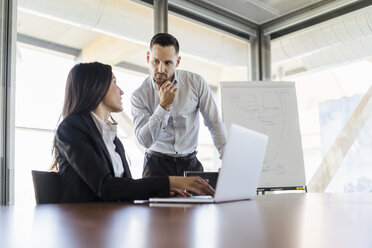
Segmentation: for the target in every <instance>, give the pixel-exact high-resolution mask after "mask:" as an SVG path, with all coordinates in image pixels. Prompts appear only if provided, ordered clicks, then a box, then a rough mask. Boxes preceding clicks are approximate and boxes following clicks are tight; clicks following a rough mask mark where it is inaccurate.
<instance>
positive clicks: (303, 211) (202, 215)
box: [0, 193, 372, 248]
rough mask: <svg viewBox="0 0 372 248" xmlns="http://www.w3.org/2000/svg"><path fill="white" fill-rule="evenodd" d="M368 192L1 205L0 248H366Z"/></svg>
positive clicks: (370, 212)
mask: <svg viewBox="0 0 372 248" xmlns="http://www.w3.org/2000/svg"><path fill="white" fill-rule="evenodd" d="M371 230H372V193H351V194H281V195H262V196H257V198H256V199H255V200H252V201H240V202H230V203H220V204H208V205H172V206H169V205H152V204H150V205H149V204H142V205H135V204H131V203H88V204H55V205H54V204H50V205H38V206H35V207H33V206H32V207H18V206H2V207H0V247H2V248H5V247H12V248H13V247H38V248H41V247H50V248H57V247H63V248H74V247H79V248H83V247H105V248H106V247H107V248H111V247H112V248H113V247H162V248H163V247H177V248H178V247H203V248H205V247H229V248H230V247H231V248H238V247H285V248H291V247H296V248H297V247H312V248H319V247H338V248H339V247H358V248H361V247H369V248H370V247H372V234H371Z"/></svg>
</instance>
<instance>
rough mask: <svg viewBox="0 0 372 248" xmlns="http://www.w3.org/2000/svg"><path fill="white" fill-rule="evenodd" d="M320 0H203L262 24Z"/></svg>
mask: <svg viewBox="0 0 372 248" xmlns="http://www.w3.org/2000/svg"><path fill="white" fill-rule="evenodd" d="M320 1H322V0H203V2H206V3H209V4H212V5H214V6H217V7H220V8H223V9H224V10H227V11H228V12H230V13H232V14H235V15H237V16H240V17H242V18H245V19H248V20H250V21H252V22H254V23H257V24H263V23H265V22H268V21H271V20H273V19H276V18H278V17H281V16H283V15H286V14H288V13H290V12H293V11H296V10H299V9H302V8H305V7H307V6H309V5H312V4H314V3H316V2H320Z"/></svg>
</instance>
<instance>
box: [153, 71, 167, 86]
mask: <svg viewBox="0 0 372 248" xmlns="http://www.w3.org/2000/svg"><path fill="white" fill-rule="evenodd" d="M157 74H160V75H164V76H165V77H164V78H165V79H156V75H157ZM157 74H155V76H154V77H153V78H152V79H153V80H154V82H155V83H157V84H160V86H162V85H163V84H164V83H165V82H166V81H168V80H169V81H170V80H171V78H172V76H171V77H169V78H167V75H166V74H164V73H157Z"/></svg>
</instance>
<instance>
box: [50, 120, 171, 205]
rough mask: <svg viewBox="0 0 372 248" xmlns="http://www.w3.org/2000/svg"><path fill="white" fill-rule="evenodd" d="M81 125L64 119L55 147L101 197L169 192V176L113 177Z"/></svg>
mask: <svg viewBox="0 0 372 248" xmlns="http://www.w3.org/2000/svg"><path fill="white" fill-rule="evenodd" d="M81 126H82V125H81V123H78V122H74V120H71V119H69V120H66V119H65V120H64V121H63V122H62V123H61V124H60V126H59V127H58V130H57V134H56V146H57V150H58V152H59V153H60V155H61V156H63V157H64V158H65V159H66V160H67V162H68V163H69V165H70V166H71V167H72V168H73V169H74V171H75V172H76V173H77V174H78V175H79V177H80V178H81V179H82V180H83V181H84V182H85V183H86V184H87V185H88V187H89V188H90V189H91V190H92V191H93V192H94V193H95V194H96V195H97V196H98V197H99V198H100V199H102V200H104V201H114V200H133V199H147V198H149V197H153V196H169V179H168V177H152V178H144V179H139V180H134V179H132V178H126V177H121V178H115V177H113V175H112V174H111V172H110V169H109V165H108V164H107V163H109V162H108V161H107V159H105V157H104V155H103V153H102V151H101V150H100V149H99V148H98V145H97V143H95V140H94V137H92V135H91V134H90V133H89V132H88V131H84V130H83V129H82V128H81Z"/></svg>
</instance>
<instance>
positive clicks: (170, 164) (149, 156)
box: [142, 151, 203, 177]
mask: <svg viewBox="0 0 372 248" xmlns="http://www.w3.org/2000/svg"><path fill="white" fill-rule="evenodd" d="M184 171H200V172H202V171H203V165H202V164H201V163H200V162H199V160H198V159H197V158H196V152H194V153H192V154H190V155H188V156H186V157H172V156H168V155H165V154H162V153H158V152H152V151H148V152H146V153H145V160H144V164H143V173H142V177H151V176H183V172H184Z"/></svg>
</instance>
